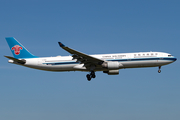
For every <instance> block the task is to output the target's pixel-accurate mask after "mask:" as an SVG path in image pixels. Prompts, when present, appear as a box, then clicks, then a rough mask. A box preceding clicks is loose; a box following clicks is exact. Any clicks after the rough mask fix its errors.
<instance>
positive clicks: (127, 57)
mask: <svg viewBox="0 0 180 120" xmlns="http://www.w3.org/2000/svg"><path fill="white" fill-rule="evenodd" d="M90 56H92V57H95V58H98V59H102V60H105V61H113V62H119V63H120V64H121V66H120V67H119V68H118V69H123V68H139V67H156V66H163V65H167V64H170V63H172V62H174V61H176V58H175V57H173V56H172V55H170V54H168V53H163V52H138V53H116V54H99V55H90ZM72 59H73V58H72V56H57V57H41V58H29V59H25V60H26V63H25V64H24V65H23V66H26V67H30V68H35V69H40V70H46V71H90V69H88V68H86V67H85V66H84V64H81V63H79V62H76V61H77V60H76V59H75V60H72ZM9 62H10V63H14V62H13V60H9ZM106 70H107V68H102V67H95V69H94V71H106Z"/></svg>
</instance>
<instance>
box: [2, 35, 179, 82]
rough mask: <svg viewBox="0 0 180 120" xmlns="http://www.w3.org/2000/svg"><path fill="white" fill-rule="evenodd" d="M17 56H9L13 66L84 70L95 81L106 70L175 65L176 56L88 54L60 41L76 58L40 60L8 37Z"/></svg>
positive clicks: (52, 69) (54, 69)
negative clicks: (97, 75)
mask: <svg viewBox="0 0 180 120" xmlns="http://www.w3.org/2000/svg"><path fill="white" fill-rule="evenodd" d="M5 39H6V41H7V43H8V45H9V47H10V50H11V52H12V54H13V56H14V57H11V56H5V57H6V58H8V59H9V60H8V62H9V63H13V64H17V65H22V66H25V67H29V68H34V69H39V70H45V71H56V72H62V71H84V72H89V74H87V75H86V77H87V80H88V81H90V80H91V79H92V78H95V77H96V75H95V72H97V71H103V73H107V74H108V75H118V74H119V69H125V68H143V67H158V68H159V69H158V73H160V72H161V66H163V65H167V64H170V63H173V62H175V61H176V60H177V58H175V57H174V56H172V55H171V54H169V53H164V52H136V53H115V54H96V55H87V54H85V53H82V52H79V51H77V50H74V49H72V48H69V47H67V46H65V45H64V44H62V43H61V42H58V44H59V46H60V47H61V48H62V49H64V50H66V51H67V52H69V53H70V54H71V55H72V56H56V57H38V56H35V55H33V54H31V53H30V52H29V51H28V50H27V49H26V48H25V47H24V46H23V45H22V44H21V43H20V42H18V41H17V40H16V39H15V38H14V37H7V38H5Z"/></svg>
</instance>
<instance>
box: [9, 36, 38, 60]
mask: <svg viewBox="0 0 180 120" xmlns="http://www.w3.org/2000/svg"><path fill="white" fill-rule="evenodd" d="M6 41H7V43H8V45H9V47H10V50H11V52H12V54H13V56H14V58H17V59H19V58H37V56H34V55H33V54H31V53H30V52H29V51H28V50H27V49H26V48H25V47H24V46H23V45H22V44H21V43H19V42H18V41H17V40H16V39H15V38H13V37H7V38H6Z"/></svg>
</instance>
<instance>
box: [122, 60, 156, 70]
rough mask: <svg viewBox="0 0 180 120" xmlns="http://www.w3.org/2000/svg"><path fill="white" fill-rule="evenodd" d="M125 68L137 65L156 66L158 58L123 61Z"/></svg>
mask: <svg viewBox="0 0 180 120" xmlns="http://www.w3.org/2000/svg"><path fill="white" fill-rule="evenodd" d="M121 64H123V66H124V68H136V67H156V66H159V65H158V61H157V60H150V61H128V62H122V63H121Z"/></svg>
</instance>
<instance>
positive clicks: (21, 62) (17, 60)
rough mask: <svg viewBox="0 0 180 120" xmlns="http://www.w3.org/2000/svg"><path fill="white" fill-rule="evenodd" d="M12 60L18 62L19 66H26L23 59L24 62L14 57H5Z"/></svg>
mask: <svg viewBox="0 0 180 120" xmlns="http://www.w3.org/2000/svg"><path fill="white" fill-rule="evenodd" d="M4 57H6V58H8V59H10V60H13V61H14V62H17V63H19V64H25V63H26V60H24V59H22V60H19V59H16V58H13V57H10V56H4Z"/></svg>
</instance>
